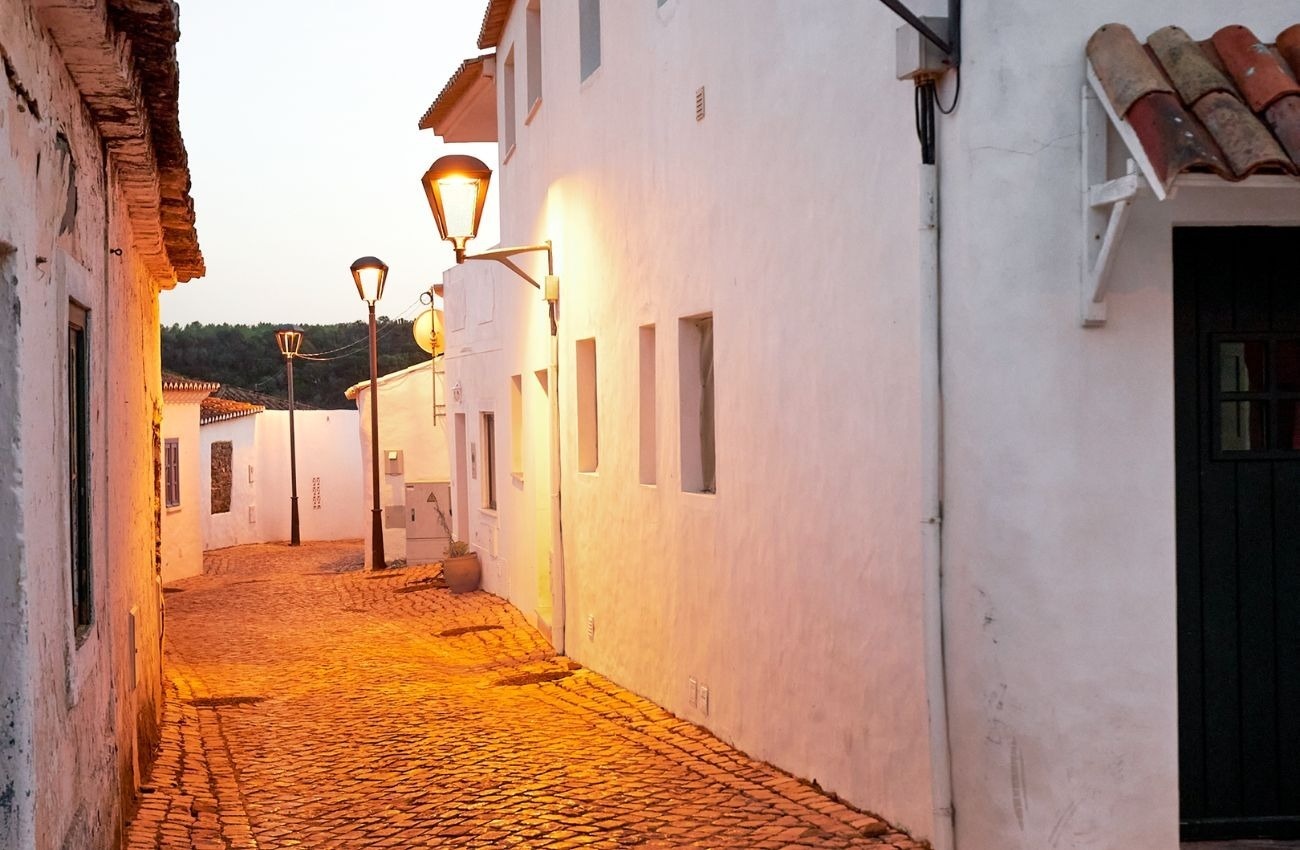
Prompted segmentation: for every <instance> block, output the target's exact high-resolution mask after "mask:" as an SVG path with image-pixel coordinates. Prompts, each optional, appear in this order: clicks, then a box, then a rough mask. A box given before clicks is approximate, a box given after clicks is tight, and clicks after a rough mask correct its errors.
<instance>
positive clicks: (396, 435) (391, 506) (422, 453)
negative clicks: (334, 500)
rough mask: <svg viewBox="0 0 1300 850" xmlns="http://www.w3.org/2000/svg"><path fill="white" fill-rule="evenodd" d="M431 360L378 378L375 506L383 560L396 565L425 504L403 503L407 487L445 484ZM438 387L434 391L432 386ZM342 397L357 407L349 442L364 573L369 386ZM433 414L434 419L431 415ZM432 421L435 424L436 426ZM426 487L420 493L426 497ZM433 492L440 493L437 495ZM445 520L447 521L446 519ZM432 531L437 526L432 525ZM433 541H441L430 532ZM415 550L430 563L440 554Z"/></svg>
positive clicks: (438, 374)
mask: <svg viewBox="0 0 1300 850" xmlns="http://www.w3.org/2000/svg"><path fill="white" fill-rule="evenodd" d="M434 364H435V361H433V360H428V361H426V362H423V363H417V364H415V365H414V366H408V367H407V368H405V369H402V370H400V371H398V372H390V373H389V374H387V375H381V376H379V379H378V381H377V385H378V387H379V462H380V464H381V466H380V470H379V481H380V484H379V504H380V508H381V510H382V511H383V528H384V560H385V561H395V560H399V559H403V558H406V557H407V536H408V519H409V518H410V517H411V510H412V509H416V510H417V520H420V527H424V526H425V525H426V523H425V522H423V520H424V519H425V517H424V516H423V510H421V509H426V508H425V503H424V502H423V498H422V499H421V503H420V505H419V506H418V508H417V506H416V505H415V504H414V503H411V504H408V498H407V493H408V492H413V491H408V487H409V486H414V485H433V484H446V483H447V482H449V481H450V479H451V476H450V469H449V467H448V459H449V457H450V455H449V453H448V449H447V429H446V414H445V413H444V407H445V405H446V392H447V390H446V387H445V384H444V377H443V371H442V369H441V368H437V369H435V366H434ZM435 381H436V382H437V388H436V390H435V385H434V382H435ZM346 395H347V398H348V400H349V401H355V402H356V404H357V409H356V411H354V412H353V416H354V417H356V418H355V419H354V420H353V422H354V423H355V424H354V428H355V429H356V430H354V431H353V436H352V439H353V441H354V443H353V444H354V445H355V446H357V448H358V450H359V451H360V458H361V480H360V482H358V485H359V487H358V491H359V492H360V493H361V498H360V499H358V501H357V502H356V509H357V513H356V516H357V519H358V521H359V522H361V523H362V525H363V528H364V534H365V546H366V568H367V569H369V568H370V566H371V565H370V560H371V548H370V529H371V525H372V522H371V512H372V510H373V509H372V507H371V506H372V505H373V504H374V500H373V496H372V495H371V494H372V493H373V492H374V491H373V489H372V480H373V479H372V476H371V465H370V456H371V440H370V382H369V381H365V382H363V383H359V384H355V385H353V386H351V387H349V388H348V390H347V393H346ZM435 414H436V415H435ZM435 420H436V421H435ZM426 490H427V488H425V487H423V486H422V487H421V489H420V492H421V493H422V494H426ZM438 492H443V491H442V490H439V491H438ZM447 507H448V508H450V507H451V506H447ZM449 519H450V517H449ZM433 525H434V526H435V527H436V525H437V523H436V521H434V523H433ZM430 539H431V540H432V539H440V538H439V536H438V535H437V534H436V532H434V537H433V538H430ZM428 549H429V547H423V548H420V549H418V551H417V552H416V554H417V555H419V556H422V557H421V558H420V560H422V561H430V560H436V559H437V557H440V556H441V554H442V552H441V551H436V552H431V551H428Z"/></svg>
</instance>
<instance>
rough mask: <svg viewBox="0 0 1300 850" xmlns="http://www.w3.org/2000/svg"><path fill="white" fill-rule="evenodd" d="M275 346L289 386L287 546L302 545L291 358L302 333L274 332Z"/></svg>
mask: <svg viewBox="0 0 1300 850" xmlns="http://www.w3.org/2000/svg"><path fill="white" fill-rule="evenodd" d="M275 344H276V345H277V346H278V347H279V349H280V353H281V354H283V355H284V365H285V369H286V370H287V371H288V377H287V382H288V384H289V545H290V546H297V545H299V544H301V543H302V538H301V537H300V536H299V535H298V450H297V447H296V445H295V444H294V435H293V358H295V357H297V356H298V350H299V349H300V348H302V332H301V331H299V330H297V329H296V328H284V329H283V330H278V331H276V332H275Z"/></svg>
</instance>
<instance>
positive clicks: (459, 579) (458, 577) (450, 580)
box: [442, 552, 483, 593]
mask: <svg viewBox="0 0 1300 850" xmlns="http://www.w3.org/2000/svg"><path fill="white" fill-rule="evenodd" d="M482 575H483V571H482V569H481V568H480V567H479V563H478V553H477V552H470V553H469V554H468V555H457V556H456V557H454V558H444V559H443V562H442V577H443V578H445V579H446V580H447V587H449V588H450V589H451V592H452V593H469V592H470V591H471V590H478V583H479V579H480V578H482Z"/></svg>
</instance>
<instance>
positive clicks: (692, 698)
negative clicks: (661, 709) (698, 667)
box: [686, 676, 700, 708]
mask: <svg viewBox="0 0 1300 850" xmlns="http://www.w3.org/2000/svg"><path fill="white" fill-rule="evenodd" d="M699 698H700V683H699V682H697V681H695V677H694V676H692V677H691V678H689V679H687V680H686V701H687V702H688V703H690V705H691V707H692V708H693V707H694V706H695V705H696V704H697V703H698V702H699Z"/></svg>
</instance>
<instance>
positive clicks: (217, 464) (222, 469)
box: [211, 440, 235, 514]
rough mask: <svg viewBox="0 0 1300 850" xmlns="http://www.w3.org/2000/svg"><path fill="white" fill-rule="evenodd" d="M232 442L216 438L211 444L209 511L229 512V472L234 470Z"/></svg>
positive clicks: (216, 512) (217, 512)
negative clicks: (210, 507)
mask: <svg viewBox="0 0 1300 850" xmlns="http://www.w3.org/2000/svg"><path fill="white" fill-rule="evenodd" d="M234 452H235V448H234V443H232V442H231V441H230V440H218V441H216V442H214V443H213V444H212V487H211V490H212V493H211V499H212V509H211V513H214V514H226V513H230V490H231V484H232V482H231V473H232V472H233V470H234V464H233V463H232V460H233V457H234Z"/></svg>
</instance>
